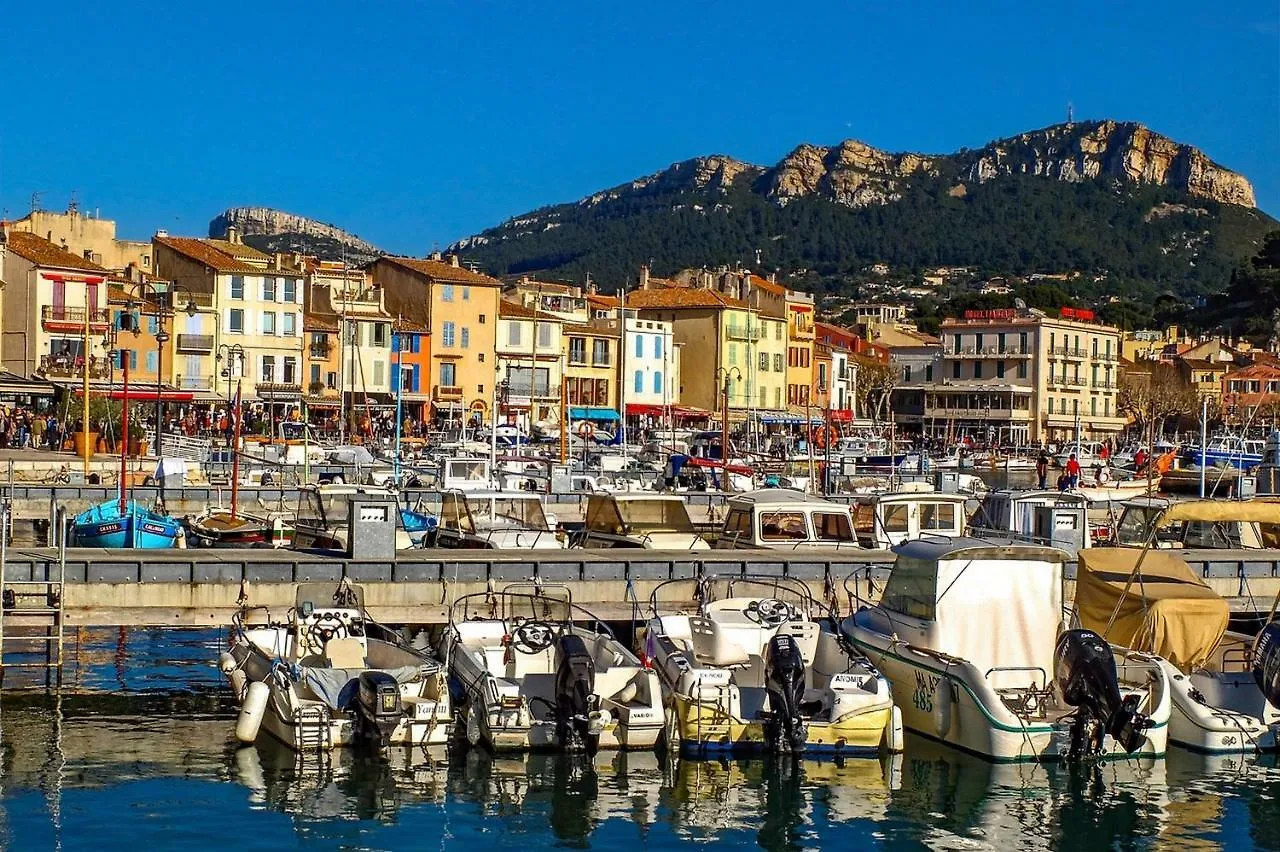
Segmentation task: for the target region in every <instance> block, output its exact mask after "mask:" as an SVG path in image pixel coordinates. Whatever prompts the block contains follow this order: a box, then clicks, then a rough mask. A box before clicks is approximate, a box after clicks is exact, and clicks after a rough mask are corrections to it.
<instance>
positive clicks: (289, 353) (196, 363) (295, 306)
mask: <svg viewBox="0 0 1280 852" xmlns="http://www.w3.org/2000/svg"><path fill="white" fill-rule="evenodd" d="M227 237H228V238H227V239H225V240H208V239H191V238H188V237H170V236H168V235H165V234H158V235H156V237H155V238H154V239H153V241H152V242H153V246H154V251H155V261H156V268H157V274H161V275H164V276H165V277H166V278H167V279H169V280H171V281H173V282H174V285H175V287H178V288H182V289H185V290H187V291H189V292H191V294H192V295H193V296H194V301H195V303H196V304H197V305H198V306H201V307H204V306H206V305H210V306H211V307H212V309H213V310H212V311H211V312H205V311H202V312H200V313H197V314H196V315H195V316H193V317H189V316H187V315H186V314H185V313H181V312H179V313H178V314H177V315H176V317H175V320H174V321H175V324H176V327H175V328H174V329H172V331H173V345H174V348H175V351H176V358H177V360H176V362H175V364H174V380H175V383H177V384H179V385H180V386H181V387H182V388H183V389H185V390H189V391H192V392H194V393H196V394H197V399H200V398H205V399H221V398H225V393H224V392H223V383H225V382H227V379H228V378H229V379H230V380H231V382H232V383H236V381H237V380H238V379H241V378H243V380H244V382H243V393H244V398H245V399H256V400H259V401H263V402H267V403H270V404H271V405H272V406H273V407H274V408H276V410H277V411H281V412H282V411H283V410H287V408H289V407H291V406H294V405H297V404H298V403H299V401H300V400H301V397H302V387H303V375H302V339H303V329H302V311H303V301H304V293H303V290H304V288H303V278H302V274H301V273H300V272H298V271H296V270H294V269H290V268H289V267H286V266H284V265H283V264H282V262H281V259H280V258H273V257H272V256H270V255H267V254H264V253H262V252H260V251H258V250H257V249H254V248H252V247H251V246H247V245H244V244H243V243H242V242H240V239H239V235H238V233H237V232H236V229H235V228H229V229H228V234H227ZM179 292H180V293H181V290H180V291H179ZM236 345H238V346H240V347H241V349H242V350H243V352H244V356H245V357H244V362H243V363H244V369H243V374H242V373H241V367H240V363H241V362H240V359H238V358H229V359H228V361H227V363H228V365H229V367H228V369H229V372H230V376H229V377H222V376H221V375H220V370H219V367H218V362H217V360H216V355H217V354H218V352H219V350H220V347H223V346H227V347H231V346H236ZM223 351H224V353H225V352H229V351H230V350H229V349H227V350H223ZM179 377H180V380H179Z"/></svg>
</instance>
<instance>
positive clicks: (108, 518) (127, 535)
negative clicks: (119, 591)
mask: <svg viewBox="0 0 1280 852" xmlns="http://www.w3.org/2000/svg"><path fill="white" fill-rule="evenodd" d="M181 532H182V525H181V524H180V523H178V522H177V521H175V520H174V519H172V518H167V517H164V516H162V515H158V514H156V513H154V512H150V511H147V510H146V509H143V508H141V507H140V506H138V505H136V504H134V503H130V504H129V505H128V507H127V508H126V510H125V511H124V512H123V513H122V512H120V510H119V507H118V505H114V501H112V503H109V504H101V505H99V506H95V507H93V508H92V509H90V510H88V511H87V512H82V513H81V514H80V515H77V516H76V519H75V521H74V522H73V523H72V540H73V541H74V542H75V545H76V546H77V547H105V548H129V549H136V550H165V549H168V548H172V547H176V546H177V539H178V536H179V535H180V534H181Z"/></svg>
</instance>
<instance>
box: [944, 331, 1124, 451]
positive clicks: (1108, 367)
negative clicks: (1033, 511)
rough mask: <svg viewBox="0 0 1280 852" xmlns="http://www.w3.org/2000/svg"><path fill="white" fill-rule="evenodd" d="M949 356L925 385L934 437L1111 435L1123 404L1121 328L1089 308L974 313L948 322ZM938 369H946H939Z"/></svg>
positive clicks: (1120, 424) (1016, 439) (1020, 439)
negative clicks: (1052, 312) (1120, 392)
mask: <svg viewBox="0 0 1280 852" xmlns="http://www.w3.org/2000/svg"><path fill="white" fill-rule="evenodd" d="M940 336H941V338H942V345H943V354H942V359H941V361H940V363H939V367H940V369H939V370H938V371H936V372H935V376H934V381H933V382H932V384H929V385H928V386H927V387H926V389H925V407H924V412H923V421H924V423H923V425H924V428H925V429H926V430H927V431H928V432H929V433H930V434H935V435H937V434H946V433H947V432H948V431H950V432H952V433H966V432H967V433H970V434H975V433H976V434H984V433H985V434H989V435H991V436H992V437H994V438H996V439H998V440H1002V441H1008V442H1012V443H1027V442H1039V441H1044V440H1061V439H1065V438H1069V437H1073V436H1074V435H1075V434H1076V431H1077V429H1078V430H1079V432H1080V434H1081V435H1082V436H1085V437H1094V438H1097V437H1105V436H1108V435H1113V434H1115V433H1118V432H1119V431H1120V430H1122V429H1123V428H1124V426H1125V425H1126V422H1127V420H1126V418H1124V417H1122V416H1121V415H1120V413H1119V411H1118V406H1117V390H1116V387H1117V379H1118V373H1119V359H1120V332H1119V330H1118V329H1116V328H1113V327H1111V326H1106V325H1102V324H1099V323H1097V322H1095V321H1094V317H1093V313H1092V312H1091V311H1086V310H1076V309H1071V308H1063V309H1062V310H1061V312H1060V314H1059V316H1058V317H1050V316H1047V315H1046V314H1044V313H1043V312H1040V311H1035V310H1020V309H997V310H987V311H969V312H967V313H966V315H965V316H964V317H963V318H960V319H948V320H946V321H944V322H943V324H942V327H941V330H940ZM939 373H940V375H939Z"/></svg>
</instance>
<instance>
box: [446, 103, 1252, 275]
mask: <svg viewBox="0 0 1280 852" xmlns="http://www.w3.org/2000/svg"><path fill="white" fill-rule="evenodd" d="M1275 227H1277V223H1276V222H1275V220H1274V219H1272V218H1271V217H1270V216H1268V215H1266V214H1265V213H1263V212H1262V211H1260V210H1258V209H1257V208H1256V207H1255V201H1254V194H1253V187H1252V186H1251V185H1250V184H1249V181H1248V180H1247V179H1246V178H1244V177H1243V176H1241V175H1239V174H1237V173H1235V172H1233V171H1231V170H1229V169H1227V168H1225V167H1223V166H1221V165H1218V164H1217V163H1215V162H1213V161H1212V160H1210V159H1209V158H1208V157H1207V156H1206V155H1205V154H1204V153H1202V152H1201V151H1199V150H1198V149H1196V148H1193V147H1191V146H1188V145H1183V144H1180V143H1178V142H1175V141H1173V140H1171V139H1169V138H1167V137H1165V136H1161V135H1160V134H1158V133H1154V132H1152V131H1151V130H1149V129H1147V128H1146V127H1143V126H1142V125H1139V124H1134V123H1121V122H1115V121H1091V122H1075V123H1069V124H1061V125H1056V126H1053V127H1047V128H1044V129H1041V130H1036V131H1032V132H1028V133H1023V134H1020V135H1018V136H1014V137H1012V138H1009V139H1002V140H999V141H996V142H992V143H990V144H988V145H985V146H983V147H982V148H978V149H975V150H967V149H962V150H960V151H957V152H955V153H953V154H943V155H933V154H915V153H898V154H893V153H888V152H885V151H881V150H878V149H876V148H873V147H871V146H869V145H866V144H864V143H862V142H857V141H853V140H849V141H845V142H842V143H840V144H839V145H837V146H834V147H821V146H815V145H808V144H805V145H800V146H799V147H797V148H796V149H795V150H793V151H792V152H791V153H790V154H788V155H787V156H786V157H784V158H783V159H782V160H781V161H780V162H778V163H777V164H775V165H773V166H769V167H765V166H759V165H753V164H751V163H745V162H742V161H740V160H736V159H733V158H732V157H728V156H724V155H714V156H708V157H699V158H697V159H693V160H687V161H685V162H681V163H676V164H675V165H673V166H671V167H669V168H667V169H665V170H663V171H661V172H658V173H656V174H653V175H650V176H648V177H643V178H639V179H637V180H634V181H631V182H630V183H626V184H623V185H621V186H616V187H614V188H612V189H608V190H604V191H602V192H597V193H595V194H593V195H590V196H587V197H586V198H583V199H581V200H580V201H577V202H574V203H568V204H558V205H553V206H550V207H543V208H541V209H538V210H535V211H533V212H530V213H527V214H524V215H522V216H517V217H514V218H512V219H510V220H508V221H507V222H504V223H502V224H501V225H499V226H497V227H494V228H490V229H489V230H486V231H483V232H481V233H480V234H477V235H475V236H472V237H468V238H466V239H464V240H460V241H459V242H458V243H456V244H455V245H454V246H453V247H452V248H453V249H454V250H456V251H463V252H465V253H466V255H467V259H468V260H470V261H476V262H478V263H479V264H481V266H482V267H483V268H484V269H485V271H487V272H489V273H490V274H497V275H503V274H515V273H539V274H543V275H545V276H547V277H561V278H568V279H576V280H579V281H580V280H582V278H583V276H584V275H585V274H586V273H587V272H590V273H591V274H592V277H593V278H594V279H596V280H598V281H600V282H601V283H602V284H604V285H605V286H613V285H616V284H618V283H623V282H627V281H633V280H635V277H636V275H637V272H638V269H639V267H640V265H641V264H643V263H646V262H652V265H653V267H654V271H655V272H656V273H658V274H670V273H672V272H674V271H675V270H678V269H682V268H686V267H698V266H703V265H718V264H734V263H748V264H751V265H753V266H755V267H757V268H764V269H770V270H773V269H777V270H779V271H780V272H782V273H783V274H784V275H787V276H790V277H791V278H792V280H795V281H798V282H800V283H802V284H804V285H805V286H808V287H810V288H811V289H828V290H840V289H845V288H847V287H849V286H851V285H856V283H857V282H858V281H860V280H863V279H864V278H865V277H866V276H865V273H864V272H863V270H865V269H866V268H867V267H868V265H870V264H875V263H887V264H889V265H891V266H893V267H896V268H898V269H900V270H919V269H921V268H924V267H930V266H939V265H947V266H969V267H977V268H979V269H981V270H984V271H987V272H1000V273H1013V274H1025V273H1036V272H1041V273H1057V272H1067V271H1074V272H1079V273H1081V275H1080V276H1079V279H1078V280H1081V281H1087V282H1089V285H1088V286H1089V287H1090V288H1092V290H1093V291H1094V292H1093V294H1092V295H1097V296H1101V295H1107V294H1113V293H1114V294H1121V295H1130V296H1137V295H1143V294H1150V293H1153V292H1157V291H1164V290H1170V289H1171V290H1173V291H1174V292H1176V293H1178V294H1179V295H1195V294H1201V293H1206V292H1213V291H1216V290H1220V289H1221V288H1222V287H1223V286H1225V284H1226V281H1227V278H1228V277H1229V275H1230V271H1231V269H1232V268H1234V267H1235V265H1236V264H1237V263H1238V262H1239V261H1240V259H1241V258H1244V257H1248V256H1251V255H1253V254H1254V253H1255V252H1256V251H1257V250H1258V247H1259V246H1260V245H1261V238H1262V236H1263V235H1264V234H1265V233H1266V232H1268V231H1269V230H1271V229H1273V228H1275Z"/></svg>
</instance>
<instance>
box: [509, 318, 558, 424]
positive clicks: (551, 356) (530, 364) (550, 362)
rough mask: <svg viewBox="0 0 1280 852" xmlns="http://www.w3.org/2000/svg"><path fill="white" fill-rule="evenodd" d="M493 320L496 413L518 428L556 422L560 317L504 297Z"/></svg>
mask: <svg viewBox="0 0 1280 852" xmlns="http://www.w3.org/2000/svg"><path fill="white" fill-rule="evenodd" d="M535 304H536V302H535ZM498 318H499V324H498V340H497V349H496V355H497V359H498V368H499V371H500V374H501V387H502V393H501V395H500V398H499V406H500V408H499V411H498V413H499V415H500V416H502V417H504V418H505V419H506V422H508V423H511V424H515V425H519V426H521V427H522V428H524V429H528V428H529V427H530V426H533V425H542V426H547V427H554V426H556V425H558V424H559V422H560V386H561V383H562V382H563V380H564V347H563V341H562V332H563V329H564V321H563V320H562V319H560V317H559V316H558V315H556V314H552V313H544V312H541V311H536V310H534V309H533V308H531V307H528V306H526V305H524V304H521V303H520V302H513V301H510V300H507V299H504V300H503V301H502V302H501V304H500V305H499V306H498Z"/></svg>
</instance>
